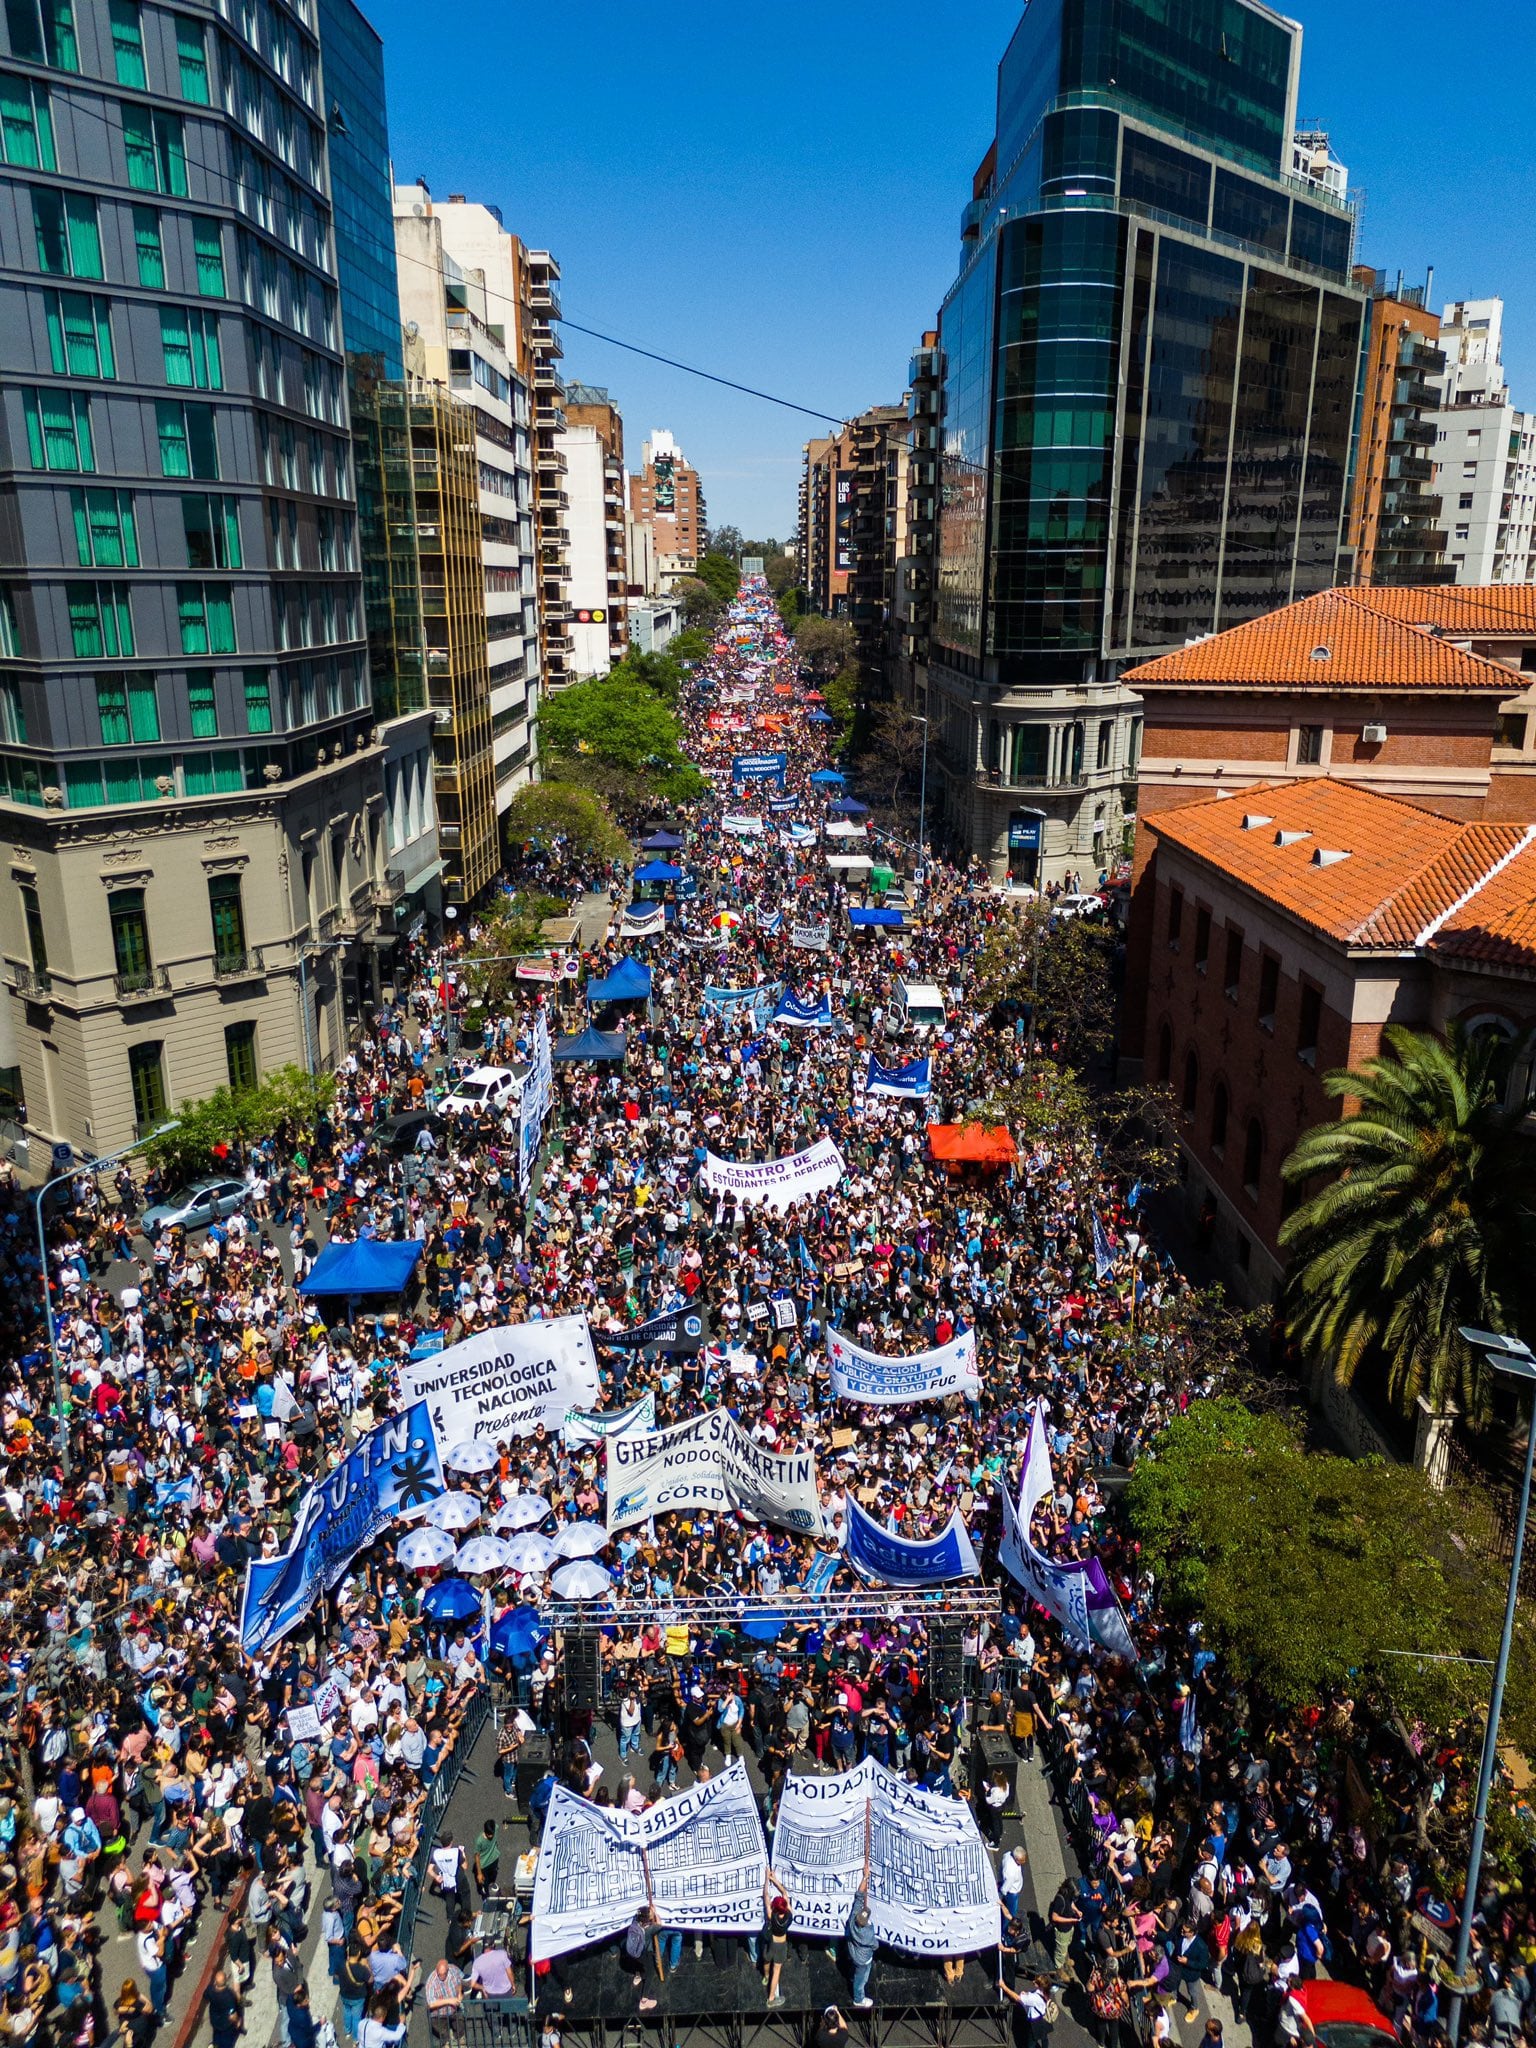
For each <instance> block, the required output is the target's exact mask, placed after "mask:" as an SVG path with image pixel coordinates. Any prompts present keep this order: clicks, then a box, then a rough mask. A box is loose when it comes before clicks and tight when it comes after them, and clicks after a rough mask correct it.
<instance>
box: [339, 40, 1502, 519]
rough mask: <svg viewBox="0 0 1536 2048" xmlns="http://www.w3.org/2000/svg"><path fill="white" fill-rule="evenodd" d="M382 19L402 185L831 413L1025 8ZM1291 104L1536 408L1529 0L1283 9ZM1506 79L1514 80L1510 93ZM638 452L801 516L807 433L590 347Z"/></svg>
mask: <svg viewBox="0 0 1536 2048" xmlns="http://www.w3.org/2000/svg"><path fill="white" fill-rule="evenodd" d="M363 5H364V9H365V12H367V13H368V15H369V18H370V19H371V20H372V21H373V23H374V25H375V26H376V27H377V28H378V29H379V31H380V33H381V34H382V35H383V37H384V39H385V61H386V65H387V68H388V78H389V101H390V104H389V116H390V131H391V139H392V143H393V147H394V155H395V170H396V176H397V178H398V179H399V180H400V182H402V183H406V182H409V181H410V180H412V179H414V178H415V177H417V176H418V175H422V176H424V177H425V178H426V180H427V182H428V184H429V185H430V186H431V188H432V190H433V191H434V192H435V193H438V194H440V195H446V194H447V193H448V192H450V191H452V192H463V193H464V194H465V195H466V196H467V197H469V198H473V199H482V200H487V201H490V202H492V203H493V204H496V205H499V206H500V207H501V208H502V211H503V214H504V217H505V220H506V224H507V226H508V227H509V228H510V229H512V230H513V232H514V233H517V234H520V235H522V236H523V238H524V239H525V240H526V241H528V242H529V243H530V244H532V245H533V246H535V247H546V248H549V249H552V250H553V251H554V253H555V254H556V255H557V256H558V257H559V259H560V262H561V264H562V266H563V270H564V284H563V288H562V290H563V299H564V308H565V312H566V314H567V315H568V316H569V318H570V319H572V320H579V321H583V322H585V323H586V324H588V325H590V326H593V327H598V328H602V329H603V330H604V331H605V332H607V333H610V334H616V335H621V336H623V337H624V338H625V339H626V340H630V341H635V342H638V343H640V344H641V345H643V346H645V347H648V348H654V349H657V350H660V351H661V352H663V353H665V354H670V355H675V356H678V357H680V358H682V359H683V360H684V361H685V362H692V363H697V364H699V365H701V366H702V367H704V368H707V369H712V370H715V371H717V372H718V373H720V374H722V375H724V376H728V377H734V378H737V379H739V380H740V381H741V382H743V383H747V384H754V385H757V386H759V387H761V388H763V389H765V390H769V391H773V392H777V393H779V394H781V395H782V396H783V397H786V398H792V399H797V400H799V401H800V402H801V403H803V404H806V405H810V406H816V407H820V408H825V409H826V410H828V411H830V412H833V413H836V414H839V415H843V414H849V413H853V412H857V411H859V410H861V409H862V408H863V407H864V406H866V405H872V404H875V403H877V402H880V401H887V402H889V401H892V400H895V399H897V398H899V397H900V395H901V390H902V386H903V382H904V380H905V374H906V363H907V357H908V354H909V353H910V350H911V348H912V346H913V344H914V343H915V342H916V341H917V339H918V336H919V335H920V333H921V332H922V330H923V328H924V327H925V326H931V325H932V324H933V323H934V319H935V316H936V313H937V309H938V304H939V300H940V298H941V297H942V295H943V292H944V290H945V288H946V286H947V284H948V283H949V281H950V278H951V277H952V275H953V271H954V267H955V260H956V254H957V250H958V246H959V243H958V222H959V217H960V209H961V206H962V205H963V203H964V202H965V200H966V199H967V198H968V197H969V190H970V175H971V172H972V170H973V169H974V167H975V164H976V162H977V160H978V159H979V158H980V156H981V154H982V152H983V150H984V149H985V148H986V146H987V143H988V141H989V139H990V136H991V127H992V114H993V100H994V87H995V72H996V64H997V59H998V57H999V56H1000V55H1001V53H1002V50H1003V48H1004V45H1005V44H1006V42H1007V40H1008V37H1009V36H1010V34H1011V33H1012V31H1013V28H1014V26H1015V24H1016V23H1017V21H1018V19H1019V15H1020V11H1021V9H1020V5H1019V0H958V4H951V5H949V6H939V5H935V4H934V0H923V4H918V0H882V4H881V5H880V6H878V7H877V6H875V5H874V4H872V0H820V4H818V5H812V4H810V0H778V4H776V5H775V6H772V7H767V8H755V9H747V10H742V11H741V12H739V13H738V12H737V11H736V10H734V9H732V8H729V7H722V6H720V5H718V4H714V5H710V6H704V5H701V4H698V0H672V4H670V5H668V4H665V0H663V4H661V5H654V6H652V5H642V6H637V5H635V4H634V0H624V4H620V0H588V4H587V5H585V6H583V7H580V8H565V7H558V6H557V7H554V8H547V7H546V8H540V9H534V8H532V7H530V6H528V5H527V4H526V0H456V4H455V5H454V6H453V8H452V10H451V12H447V13H444V12H442V11H440V10H439V9H437V8H423V7H422V6H421V5H420V4H419V0H412V4H410V5H407V4H406V0H363ZM1286 11H1288V12H1292V13H1294V14H1296V15H1297V16H1298V18H1300V19H1301V20H1302V21H1303V23H1304V25H1305V29H1306V37H1305V42H1304V45H1303V59H1302V88H1301V107H1300V112H1301V114H1302V116H1303V117H1304V118H1307V119H1316V120H1319V121H1321V122H1323V123H1324V124H1326V125H1327V126H1328V127H1329V129H1330V130H1331V131H1332V135H1333V139H1334V148H1335V150H1336V151H1337V153H1338V154H1339V155H1340V156H1341V157H1342V158H1343V160H1344V162H1345V163H1346V164H1347V165H1348V166H1349V169H1350V175H1351V181H1352V182H1353V183H1357V184H1359V185H1362V186H1364V187H1365V188H1366V192H1367V199H1366V207H1365V216H1364V233H1363V237H1362V242H1361V251H1360V253H1361V257H1362V260H1365V261H1368V262H1371V263H1374V264H1376V265H1378V266H1379V267H1382V268H1384V269H1387V270H1389V271H1392V272H1394V273H1395V272H1396V270H1397V269H1398V268H1399V267H1401V269H1402V270H1403V272H1404V274H1405V277H1406V278H1407V279H1408V280H1409V281H1410V282H1422V281H1423V278H1424V271H1425V266H1426V265H1427V264H1433V265H1434V266H1435V286H1434V303H1435V304H1437V305H1439V304H1441V303H1443V302H1444V301H1445V300H1447V299H1453V298H1474V297H1481V296H1485V295H1487V296H1502V297H1503V298H1504V299H1505V301H1506V313H1505V336H1506V339H1505V362H1506V366H1507V368H1508V371H1509V379H1510V385H1511V388H1512V392H1513V396H1514V400H1515V403H1516V404H1517V405H1524V406H1525V407H1526V408H1528V409H1536V239H1533V237H1532V234H1531V231H1530V220H1531V214H1532V208H1533V203H1536V169H1533V165H1532V161H1531V158H1530V155H1529V150H1528V143H1527V135H1528V129H1527V127H1526V124H1524V123H1523V121H1522V118H1521V115H1520V88H1519V85H1518V81H1519V80H1520V79H1522V78H1529V77H1530V76H1531V73H1532V67H1533V63H1536V8H1533V7H1532V6H1531V5H1530V0H1502V4H1499V0H1457V4H1456V5H1454V6H1453V7H1447V6H1446V5H1445V4H1444V0H1290V5H1289V6H1288V7H1287V9H1286ZM1501 80H1502V81H1505V82H1506V89H1503V90H1501V86H1500V81H1501ZM563 367H564V369H565V371H566V373H567V374H568V375H570V376H575V377H581V378H583V379H585V380H586V381H588V382H591V383H596V384H606V385H607V386H608V387H609V389H610V390H611V391H612V393H613V395H614V397H615V398H616V399H617V401H618V403H619V405H620V406H621V408H622V410H623V413H624V421H625V440H626V450H627V452H628V454H629V458H630V466H631V468H633V467H635V466H636V465H637V463H638V459H639V451H640V444H641V442H642V441H643V440H644V438H645V436H646V434H647V432H648V431H649V429H650V428H652V427H670V428H671V429H672V431H673V432H674V433H675V434H676V435H677V437H678V440H679V441H680V443H681V444H682V447H683V449H684V451H685V452H686V454H687V455H688V456H689V458H690V459H691V460H692V461H693V462H694V463H696V464H697V466H698V468H699V470H700V471H701V473H702V475H703V479H704V487H705V493H706V497H707V500H708V508H709V514H710V517H711V519H712V520H714V521H716V522H721V521H724V520H731V521H734V522H735V523H736V524H737V525H739V526H741V527H742V529H743V530H744V531H745V532H747V533H748V534H755V535H757V536H759V537H761V536H763V535H766V534H772V535H775V536H778V537H783V536H784V535H786V534H787V533H788V532H789V531H790V530H791V529H792V527H793V525H794V518H795V493H796V485H797V481H798V476H799V463H800V448H801V445H802V443H803V442H804V440H805V439H806V437H807V435H809V434H814V433H817V432H819V431H821V429H820V428H819V427H818V425H817V423H816V421H814V420H811V419H805V418H802V417H801V416H799V415H797V414H795V413H792V412H784V411H780V410H779V409H778V408H776V407H773V406H767V405H763V404H761V403H760V402H758V401H756V400H754V399H750V398H746V397H743V396H739V395H737V394H734V393H731V392H726V391H721V390H719V389H717V388H716V387H713V386H711V385H708V384H705V383H702V382H700V381H699V380H697V379H695V378H692V377H687V376H684V375H682V374H681V373H679V372H677V371H673V370H668V369H664V368H662V367H661V366H660V365H659V364H654V363H647V362H644V361H642V360H641V359H640V358H638V357H635V356H630V355H627V354H624V353H623V352H621V351H620V350H618V349H615V348H611V347H608V346H606V345H604V344H603V343H600V342H596V341H588V340H586V339H585V338H584V337H582V336H581V335H577V334H574V333H570V332H567V334H566V336H565V362H564V366H563Z"/></svg>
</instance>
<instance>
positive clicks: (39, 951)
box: [19, 882, 48, 987]
mask: <svg viewBox="0 0 1536 2048" xmlns="http://www.w3.org/2000/svg"><path fill="white" fill-rule="evenodd" d="M19 888H20V892H21V917H22V922H23V924H24V925H25V926H26V928H27V951H28V952H29V953H30V955H31V956H32V972H33V973H34V974H36V975H37V976H38V977H39V978H40V979H41V980H42V982H43V984H44V986H45V987H46V985H47V981H48V934H47V933H46V932H45V931H44V929H43V906H42V904H41V903H40V902H39V901H38V895H37V884H36V882H22V883H20V884H19Z"/></svg>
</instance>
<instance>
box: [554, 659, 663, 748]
mask: <svg viewBox="0 0 1536 2048" xmlns="http://www.w3.org/2000/svg"><path fill="white" fill-rule="evenodd" d="M539 746H540V750H541V752H542V753H543V754H544V755H545V757H546V758H550V757H555V758H557V759H563V758H566V757H578V756H586V757H589V758H591V759H594V760H597V761H601V762H605V763H607V764H608V765H609V766H610V767H614V768H628V769H658V770H662V771H665V770H668V769H673V768H676V767H678V766H680V765H681V764H682V762H683V750H682V734H681V732H680V730H679V727H678V723H677V720H676V718H675V717H674V716H673V715H672V713H671V711H669V710H668V708H667V706H666V705H665V704H664V703H663V702H662V701H661V699H660V698H659V697H658V696H657V695H656V693H655V691H654V690H652V689H650V688H648V687H647V685H646V684H645V683H643V682H641V681H639V680H637V679H636V678H635V677H634V676H632V675H625V674H623V673H622V672H621V673H619V674H615V675H607V676H593V677H592V678H591V679H590V680H589V681H587V682H584V683H572V684H571V686H570V688H569V689H567V690H559V691H556V692H555V693H554V694H553V695H552V696H549V697H546V698H545V699H544V701H543V703H542V704H541V705H540V707H539Z"/></svg>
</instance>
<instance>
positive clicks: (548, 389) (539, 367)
mask: <svg viewBox="0 0 1536 2048" xmlns="http://www.w3.org/2000/svg"><path fill="white" fill-rule="evenodd" d="M533 388H534V390H535V391H537V392H538V393H539V394H540V396H541V397H547V398H548V399H552V400H554V401H555V402H556V403H558V402H559V401H560V400H561V399H562V398H564V396H565V385H564V383H563V381H562V380H561V376H560V372H559V371H558V370H557V369H556V368H555V366H554V364H553V363H535V364H534V366H533ZM562 424H563V416H562Z"/></svg>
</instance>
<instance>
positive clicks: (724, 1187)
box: [704, 1138, 843, 1209]
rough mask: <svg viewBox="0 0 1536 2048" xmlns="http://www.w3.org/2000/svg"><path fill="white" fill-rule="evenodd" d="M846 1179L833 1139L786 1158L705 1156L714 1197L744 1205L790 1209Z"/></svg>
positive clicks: (706, 1179)
mask: <svg viewBox="0 0 1536 2048" xmlns="http://www.w3.org/2000/svg"><path fill="white" fill-rule="evenodd" d="M842 1177H843V1155H842V1153H841V1152H839V1151H838V1149H837V1147H836V1145H834V1144H833V1142H832V1140H831V1139H830V1138H818V1139H817V1140H816V1143H815V1144H814V1145H811V1146H808V1147H807V1149H806V1150H805V1151H804V1152H791V1153H790V1154H789V1155H788V1157H787V1158H784V1159H758V1160H738V1159H721V1158H720V1157H719V1156H718V1155H717V1154H716V1153H714V1152H706V1153H705V1155H704V1185H705V1187H707V1188H708V1189H709V1190H710V1192H711V1193H712V1194H717V1195H722V1194H733V1195H734V1196H735V1197H736V1199H737V1201H738V1202H740V1203H742V1204H743V1206H747V1207H750V1206H751V1205H752V1204H754V1203H757V1202H763V1203H766V1204H767V1206H768V1207H769V1208H770V1209H787V1208H788V1207H789V1205H790V1203H791V1202H800V1201H804V1199H805V1198H806V1196H807V1195H817V1194H820V1193H821V1191H822V1189H823V1188H835V1187H836V1186H837V1184H838V1182H839V1181H840V1180H841V1179H842Z"/></svg>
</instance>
